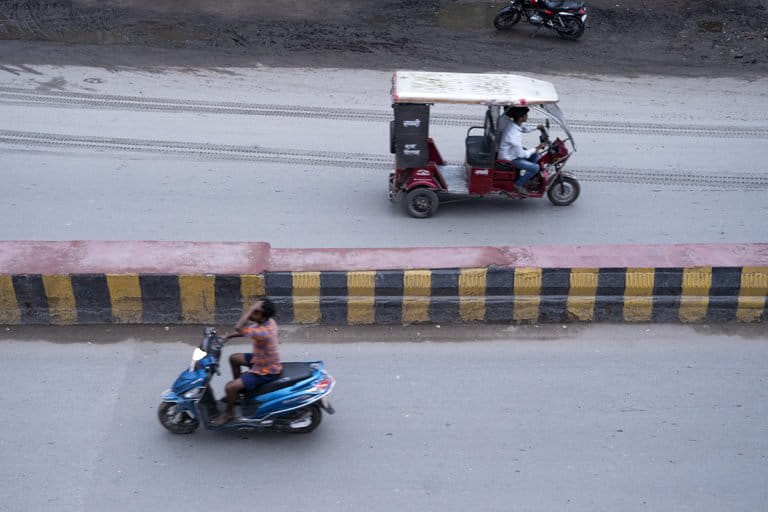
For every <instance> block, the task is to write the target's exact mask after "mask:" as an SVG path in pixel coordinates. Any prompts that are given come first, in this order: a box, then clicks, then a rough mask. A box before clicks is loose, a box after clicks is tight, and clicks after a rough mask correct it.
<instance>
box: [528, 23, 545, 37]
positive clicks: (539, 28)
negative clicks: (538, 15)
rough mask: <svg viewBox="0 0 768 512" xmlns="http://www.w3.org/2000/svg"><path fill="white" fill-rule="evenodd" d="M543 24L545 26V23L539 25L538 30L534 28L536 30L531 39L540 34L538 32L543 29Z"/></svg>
mask: <svg viewBox="0 0 768 512" xmlns="http://www.w3.org/2000/svg"><path fill="white" fill-rule="evenodd" d="M543 26H544V25H539V26H538V27H536V30H534V31H533V34H531V39H533V38H534V37H536V34H538V33H539V30H541V27H543Z"/></svg>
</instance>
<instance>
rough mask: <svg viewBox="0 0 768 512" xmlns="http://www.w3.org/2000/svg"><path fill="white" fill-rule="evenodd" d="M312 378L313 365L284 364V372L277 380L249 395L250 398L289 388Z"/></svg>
mask: <svg viewBox="0 0 768 512" xmlns="http://www.w3.org/2000/svg"><path fill="white" fill-rule="evenodd" d="M311 376H312V366H311V363H283V371H282V372H281V373H280V377H278V378H277V379H275V380H273V381H270V382H267V383H264V384H262V385H261V386H258V387H257V388H255V389H254V390H253V391H251V392H250V393H248V395H249V396H253V395H263V394H264V393H269V392H270V391H275V390H277V389H282V388H287V387H288V386H292V385H293V384H296V383H297V382H300V381H302V380H304V379H308V378H310V377H311Z"/></svg>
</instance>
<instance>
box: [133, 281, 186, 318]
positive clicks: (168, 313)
mask: <svg viewBox="0 0 768 512" xmlns="http://www.w3.org/2000/svg"><path fill="white" fill-rule="evenodd" d="M139 287H140V288H141V321H142V323H147V324H180V323H182V318H181V292H180V290H179V276H178V275H175V274H174V275H154V274H142V275H139Z"/></svg>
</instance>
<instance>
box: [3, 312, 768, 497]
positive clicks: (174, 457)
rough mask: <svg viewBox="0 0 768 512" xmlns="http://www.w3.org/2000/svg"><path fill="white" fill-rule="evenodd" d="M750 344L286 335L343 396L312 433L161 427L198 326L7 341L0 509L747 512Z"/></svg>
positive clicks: (754, 440) (751, 487)
mask: <svg viewBox="0 0 768 512" xmlns="http://www.w3.org/2000/svg"><path fill="white" fill-rule="evenodd" d="M113 329H114V328H113ZM741 329H742V331H741V332H740V333H735V332H732V331H731V332H729V331H723V332H719V331H717V330H716V329H714V328H708V327H703V326H702V327H696V328H693V327H684V326H588V327H577V326H576V327H575V326H570V327H568V328H567V329H564V328H563V327H561V326H546V327H545V326H541V327H537V326H528V327H525V328H515V327H486V328H482V329H480V330H479V331H476V330H474V329H466V328H465V330H463V331H454V330H449V329H448V328H447V327H446V326H443V328H442V329H439V328H437V327H405V328H397V329H392V328H387V329H370V330H360V329H356V330H355V329H352V330H343V329H342V330H341V331H338V332H330V331H328V330H327V329H297V328H286V329H285V332H284V334H283V344H282V354H283V357H284V359H287V360H302V359H305V360H306V359H313V358H322V359H324V360H326V362H327V363H328V366H329V368H330V370H331V371H332V372H333V373H334V374H335V376H336V377H337V379H338V386H337V389H336V391H335V392H334V395H333V403H334V405H335V406H336V408H337V410H338V413H337V414H336V415H335V416H330V417H328V416H326V417H325V420H324V423H323V424H322V425H321V426H320V427H319V429H318V430H317V431H315V432H314V433H312V434H310V435H307V436H290V435H274V434H253V433H250V434H242V433H231V434H214V433H210V432H207V431H198V432H196V433H195V434H193V435H191V436H174V435H172V434H170V433H167V432H165V431H164V430H163V429H162V427H161V426H160V424H159V423H158V421H157V419H156V416H155V411H156V407H157V404H158V399H159V396H160V392H161V391H162V390H164V389H166V388H167V387H168V386H169V384H170V383H171V382H172V379H174V378H175V376H176V374H177V372H178V371H179V370H180V369H181V368H182V367H183V366H184V365H185V364H187V362H188V360H189V356H190V355H191V352H192V345H191V344H188V343H183V342H180V341H178V340H181V339H186V340H188V339H191V338H195V337H196V333H195V331H196V329H195V330H191V331H190V329H189V328H187V329H181V330H172V331H169V332H164V331H162V329H160V331H159V332H156V331H155V332H153V331H151V330H145V331H138V330H130V329H126V330H116V329H114V330H112V332H111V333H110V334H105V333H104V331H103V328H93V329H83V328H80V329H37V330H33V329H29V328H28V329H26V330H23V331H17V330H6V331H3V332H2V335H1V336H0V338H3V339H0V351H2V354H3V356H2V358H0V376H1V377H0V385H2V389H3V392H2V394H0V405H1V406H2V408H3V410H4V411H5V420H4V421H3V422H2V423H1V424H0V459H2V460H3V464H2V466H0V479H2V481H3V483H4V484H3V488H4V492H3V500H2V503H0V510H3V511H5V510H8V511H13V510H54V509H55V510H59V511H62V512H67V511H78V512H82V511H85V512H89V511H94V512H96V511H101V510H112V511H115V512H119V511H133V510H157V509H159V508H162V509H163V510H168V511H182V510H190V509H199V510H206V509H209V508H221V507H227V508H232V507H233V506H234V508H238V507H241V508H242V507H246V506H255V505H254V503H258V507H259V508H260V509H267V510H275V511H295V510H305V509H309V508H314V509H317V510H335V511H345V510H349V511H359V510H370V511H379V510H382V511H383V510H403V511H417V510H445V511H460V510H468V509H481V510H488V511H506V510H511V509H514V510H525V511H539V510H540V511H552V510H573V511H589V512H593V511H601V510H605V511H613V510H627V511H635V510H638V511H639V510H678V511H697V512H706V511H722V510H729V511H745V512H746V511H749V512H752V511H755V510H760V509H761V508H762V507H763V506H764V504H765V503H766V502H768V486H767V485H766V483H768V400H767V399H766V398H768V396H767V395H768V372H767V371H766V368H768V343H766V341H768V335H767V333H766V331H765V329H764V328H762V327H749V328H747V327H743V328H741ZM190 332H192V334H190ZM331 336H333V337H337V338H339V339H341V340H343V341H344V342H342V343H329V342H328V339H329V338H330V337H331ZM105 337H106V338H108V339H109V340H110V341H120V340H123V341H122V342H118V343H113V342H106V343H96V342H95V341H96V340H101V339H102V338H105ZM157 339H161V340H162V341H159V342H158V341H157ZM403 339H407V340H430V339H431V340H433V341H431V342H430V341H426V342H422V343H413V342H407V343H404V342H397V341H396V340H403ZM477 339H480V340H481V341H466V342H462V341H465V340H477ZM153 340H154V341H153ZM308 340H316V341H315V342H309V341H308ZM438 340H442V341H438ZM377 341H387V342H386V343H377ZM239 347H241V345H233V346H232V347H230V349H235V348H239ZM223 380H224V379H223V378H222V379H219V380H218V381H217V382H216V385H217V387H218V388H219V389H220V386H221V385H222V384H223ZM234 504H237V505H234Z"/></svg>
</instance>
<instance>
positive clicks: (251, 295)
mask: <svg viewBox="0 0 768 512" xmlns="http://www.w3.org/2000/svg"><path fill="white" fill-rule="evenodd" d="M240 294H241V295H242V297H243V309H248V307H249V306H251V305H252V304H253V303H254V302H256V301H258V300H260V299H261V298H263V297H264V296H265V295H266V294H267V289H266V285H265V284H264V276H263V275H262V274H243V275H241V276H240Z"/></svg>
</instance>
